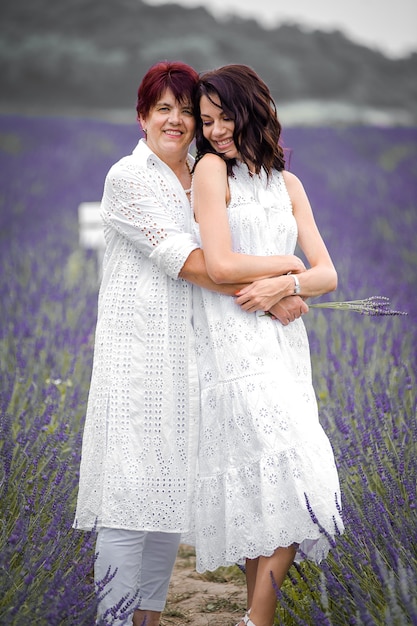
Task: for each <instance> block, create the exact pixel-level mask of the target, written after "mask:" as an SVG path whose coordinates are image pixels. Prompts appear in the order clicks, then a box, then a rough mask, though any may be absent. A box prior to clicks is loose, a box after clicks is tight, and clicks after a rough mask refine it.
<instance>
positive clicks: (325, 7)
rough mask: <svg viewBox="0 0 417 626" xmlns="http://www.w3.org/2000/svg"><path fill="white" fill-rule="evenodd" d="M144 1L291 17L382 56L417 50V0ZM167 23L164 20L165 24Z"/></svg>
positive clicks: (272, 19)
mask: <svg viewBox="0 0 417 626" xmlns="http://www.w3.org/2000/svg"><path fill="white" fill-rule="evenodd" d="M145 2H147V3H148V4H153V5H157V4H181V5H183V6H185V7H189V8H190V7H196V6H203V7H205V8H206V9H207V10H208V11H211V12H212V13H213V14H214V15H215V16H216V17H221V16H225V15H227V14H229V15H230V14H235V15H239V16H241V17H251V18H254V19H256V20H258V21H259V22H260V23H261V24H262V25H263V26H264V27H266V28H267V27H271V26H272V27H274V26H277V25H279V24H280V23H282V22H296V23H298V24H300V25H302V26H305V27H308V28H318V29H321V30H335V29H338V30H341V31H342V32H344V33H345V35H346V36H347V37H349V38H350V39H352V40H354V41H356V42H358V43H361V44H364V45H366V46H369V47H372V48H377V49H379V50H381V51H382V52H384V53H385V54H386V55H387V56H392V57H401V56H405V55H408V54H409V53H410V52H417V0H286V1H284V0H145ZM168 26H169V25H168Z"/></svg>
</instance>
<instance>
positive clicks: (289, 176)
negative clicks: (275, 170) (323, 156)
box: [281, 170, 304, 195]
mask: <svg viewBox="0 0 417 626" xmlns="http://www.w3.org/2000/svg"><path fill="white" fill-rule="evenodd" d="M281 174H282V177H283V179H284V182H285V185H286V187H287V189H288V192H289V193H290V195H291V192H299V191H301V190H302V189H304V187H303V183H302V182H301V180H300V179H299V178H298V176H296V175H295V174H293V173H292V172H288V171H287V170H282V172H281Z"/></svg>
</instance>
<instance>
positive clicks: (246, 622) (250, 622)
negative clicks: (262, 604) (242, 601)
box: [236, 609, 255, 626]
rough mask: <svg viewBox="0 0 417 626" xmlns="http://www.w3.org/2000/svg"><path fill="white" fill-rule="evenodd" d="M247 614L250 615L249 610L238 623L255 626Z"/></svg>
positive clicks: (237, 625)
mask: <svg viewBox="0 0 417 626" xmlns="http://www.w3.org/2000/svg"><path fill="white" fill-rule="evenodd" d="M249 613H250V609H249V611H248V612H247V613H246V614H245V615H244V616H243V617H242V619H241V620H240V622H243V623H244V624H245V626H255V624H254V623H253V622H252V620H251V619H250V617H249ZM240 622H239V623H238V624H236V626H239V624H240Z"/></svg>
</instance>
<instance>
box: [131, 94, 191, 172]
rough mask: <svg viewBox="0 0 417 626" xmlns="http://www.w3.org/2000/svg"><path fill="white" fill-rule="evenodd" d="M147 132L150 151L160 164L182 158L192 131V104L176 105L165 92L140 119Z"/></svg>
mask: <svg viewBox="0 0 417 626" xmlns="http://www.w3.org/2000/svg"><path fill="white" fill-rule="evenodd" d="M139 119H140V123H141V125H142V128H143V129H144V130H145V129H146V142H147V144H148V146H149V148H150V149H151V150H152V151H153V152H154V153H155V154H156V155H157V156H159V158H160V159H162V160H163V161H169V160H171V159H173V158H179V159H182V158H184V156H185V155H186V154H187V152H188V149H189V146H190V143H191V141H192V140H193V137H194V132H195V119H194V115H193V107H192V104H191V102H178V100H176V99H175V97H174V94H173V93H172V91H171V90H170V89H166V90H165V91H164V92H163V93H162V95H161V96H160V98H159V99H158V101H157V102H156V103H155V104H154V105H153V107H151V109H150V111H149V113H148V115H147V116H146V117H144V116H142V115H141V116H140V118H139Z"/></svg>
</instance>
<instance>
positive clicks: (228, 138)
mask: <svg viewBox="0 0 417 626" xmlns="http://www.w3.org/2000/svg"><path fill="white" fill-rule="evenodd" d="M200 116H201V121H202V124H203V135H204V137H205V139H207V141H208V142H209V143H210V145H211V146H212V148H214V150H215V151H216V152H218V153H220V154H223V155H224V156H225V157H226V158H228V159H236V158H239V152H238V150H237V148H236V144H235V141H234V139H233V131H234V129H235V123H234V121H233V119H231V118H230V117H229V116H228V115H227V114H226V113H225V111H223V109H222V108H221V103H220V98H219V96H218V95H217V94H210V98H208V97H207V96H206V95H203V96H201V100H200Z"/></svg>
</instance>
